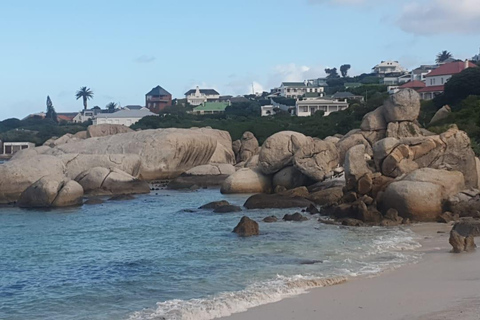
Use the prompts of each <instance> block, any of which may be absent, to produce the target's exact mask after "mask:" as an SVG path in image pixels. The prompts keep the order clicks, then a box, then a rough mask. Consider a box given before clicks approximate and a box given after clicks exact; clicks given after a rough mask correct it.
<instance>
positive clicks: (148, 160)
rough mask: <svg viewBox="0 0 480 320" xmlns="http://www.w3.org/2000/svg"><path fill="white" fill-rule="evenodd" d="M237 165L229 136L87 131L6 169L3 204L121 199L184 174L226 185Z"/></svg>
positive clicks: (21, 155)
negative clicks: (153, 181)
mask: <svg viewBox="0 0 480 320" xmlns="http://www.w3.org/2000/svg"><path fill="white" fill-rule="evenodd" d="M246 150H247V149H245V152H246ZM233 164H235V154H234V152H233V150H232V139H231V137H230V134H229V133H228V132H226V131H220V130H213V129H210V128H198V129H195V128H192V129H158V130H144V131H133V130H131V129H130V128H127V127H124V126H120V125H98V126H89V127H88V129H87V130H86V131H83V132H79V133H77V134H74V135H72V134H66V135H64V136H62V137H60V138H58V139H50V140H48V141H47V142H46V143H45V144H44V145H43V146H40V147H36V148H31V149H25V150H22V151H20V152H18V153H16V154H15V155H14V156H13V157H12V159H11V160H10V161H8V162H6V163H4V164H1V165H0V176H1V177H2V179H0V205H1V204H12V203H17V204H18V205H19V206H22V207H63V206H72V205H81V204H82V203H83V198H84V197H85V196H87V197H89V196H113V197H112V199H116V197H117V196H120V198H121V196H122V195H131V194H142V193H149V192H150V186H149V184H148V181H151V180H162V179H172V178H176V177H179V176H180V175H182V174H184V175H185V177H184V178H185V179H187V180H188V179H190V180H191V181H194V182H195V181H197V180H198V179H200V180H201V177H208V179H209V180H212V177H213V176H214V175H217V176H218V177H219V178H218V181H217V182H216V184H220V183H221V182H223V180H224V179H225V178H226V177H228V176H229V175H231V174H232V173H234V172H235V168H234V166H233ZM195 183H197V182H195Z"/></svg>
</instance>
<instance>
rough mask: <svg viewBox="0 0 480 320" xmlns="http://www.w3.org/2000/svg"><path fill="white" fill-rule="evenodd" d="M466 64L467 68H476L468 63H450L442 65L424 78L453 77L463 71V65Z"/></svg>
mask: <svg viewBox="0 0 480 320" xmlns="http://www.w3.org/2000/svg"><path fill="white" fill-rule="evenodd" d="M466 63H468V67H469V68H476V67H477V65H476V64H474V63H472V62H470V61H468V62H466V61H455V62H450V63H445V64H442V65H441V66H440V67H438V68H437V69H435V70H433V71H432V72H430V73H429V74H427V75H426V77H435V76H445V75H453V74H457V73H460V72H462V71H463V70H465V64H466Z"/></svg>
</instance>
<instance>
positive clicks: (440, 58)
mask: <svg viewBox="0 0 480 320" xmlns="http://www.w3.org/2000/svg"><path fill="white" fill-rule="evenodd" d="M452 57H453V56H452V54H451V53H450V52H448V51H447V50H443V51H442V52H440V53H439V54H437V59H435V62H436V63H442V62H445V61H446V60H448V59H450V58H452Z"/></svg>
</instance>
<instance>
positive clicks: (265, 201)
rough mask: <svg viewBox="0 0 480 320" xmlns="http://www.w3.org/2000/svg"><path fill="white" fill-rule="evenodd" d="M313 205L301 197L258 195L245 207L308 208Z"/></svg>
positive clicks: (247, 202) (248, 200) (246, 203)
mask: <svg viewBox="0 0 480 320" xmlns="http://www.w3.org/2000/svg"><path fill="white" fill-rule="evenodd" d="M311 204H313V202H311V201H310V200H307V199H305V198H300V197H293V198H288V197H285V196H282V195H280V194H256V195H253V196H251V197H250V198H248V199H247V201H246V202H245V204H244V207H245V208H247V209H271V208H306V207H308V206H310V205H311Z"/></svg>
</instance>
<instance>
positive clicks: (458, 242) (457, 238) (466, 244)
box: [448, 229, 477, 253]
mask: <svg viewBox="0 0 480 320" xmlns="http://www.w3.org/2000/svg"><path fill="white" fill-rule="evenodd" d="M448 242H449V243H450V244H451V245H452V247H453V249H452V252H454V253H461V252H463V251H466V252H470V251H473V250H475V248H476V247H477V246H476V245H475V241H474V238H473V236H472V235H468V236H463V235H461V234H459V233H458V232H457V231H455V230H453V229H452V231H450V239H449V240H448Z"/></svg>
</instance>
